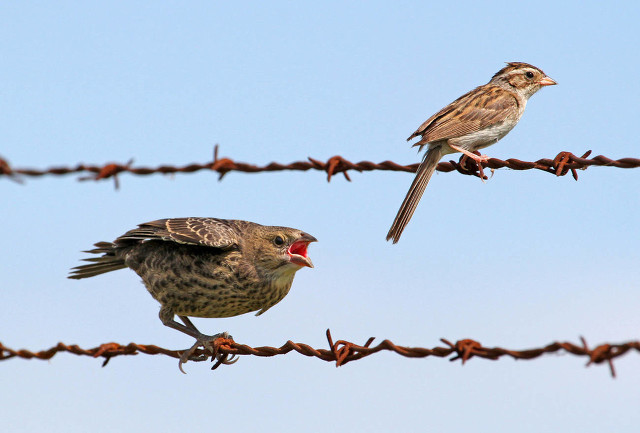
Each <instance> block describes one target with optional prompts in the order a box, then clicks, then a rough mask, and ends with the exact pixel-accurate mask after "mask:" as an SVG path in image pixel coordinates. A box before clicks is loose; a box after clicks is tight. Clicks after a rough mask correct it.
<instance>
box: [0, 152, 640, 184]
mask: <svg viewBox="0 0 640 433" xmlns="http://www.w3.org/2000/svg"><path fill="white" fill-rule="evenodd" d="M218 150H219V147H218V145H216V146H215V148H214V156H213V161H210V162H205V163H193V164H188V165H185V166H174V165H169V164H165V165H161V166H158V167H155V168H152V167H133V160H130V161H128V162H127V163H125V164H121V163H115V162H113V163H107V164H103V165H91V164H77V165H76V166H73V167H71V166H67V167H64V166H61V167H51V168H47V169H31V168H13V167H12V166H11V165H10V164H9V162H8V161H7V160H6V159H2V158H0V178H1V177H3V176H4V177H8V178H10V179H12V180H14V181H16V182H22V181H23V178H24V177H39V176H65V175H70V174H79V175H81V176H80V177H78V180H81V181H86V180H94V181H98V180H103V179H113V180H114V182H115V185H116V188H117V187H118V186H119V182H118V175H119V174H121V173H130V174H134V175H138V176H147V175H151V174H157V173H159V174H175V173H195V172H197V171H202V170H208V171H214V172H216V173H218V176H219V178H218V179H219V180H222V178H223V177H224V176H225V175H226V174H227V173H230V172H243V173H259V172H270V171H285V170H293V171H308V170H316V171H324V172H325V173H326V174H327V181H331V178H332V177H333V176H334V175H336V174H340V173H342V174H343V175H344V177H345V179H347V180H348V181H350V180H351V178H350V177H349V171H357V172H363V171H376V170H382V171H404V172H415V171H416V170H417V167H418V164H410V165H401V164H397V163H395V162H393V161H383V162H380V163H374V162H371V161H360V162H351V161H349V160H347V159H345V158H343V157H342V156H339V155H336V156H332V157H331V158H329V159H327V160H326V161H321V160H318V159H314V158H308V160H307V161H296V162H291V163H289V164H281V163H278V162H271V163H269V164H267V165H263V166H259V165H255V164H249V163H246V162H237V161H234V160H232V159H231V158H226V157H224V158H219V157H218ZM590 154H591V151H590V150H589V151H587V152H585V153H584V154H583V155H582V156H580V157H578V156H576V155H574V154H573V153H571V152H565V151H563V152H560V153H558V155H556V156H555V157H554V158H553V159H548V158H543V159H539V160H537V161H521V160H519V159H515V158H510V159H507V160H501V159H498V158H490V159H489V161H488V162H486V163H483V164H482V165H480V166H479V165H478V164H477V163H476V162H475V161H473V160H472V159H471V158H468V157H467V156H465V155H463V156H462V157H460V159H459V160H458V161H453V160H451V161H441V162H440V163H439V164H438V166H437V168H436V169H437V170H438V171H441V172H451V171H454V170H455V171H457V172H459V173H461V174H465V175H469V176H476V177H481V178H483V179H486V178H487V177H486V176H485V175H484V171H483V168H489V169H491V170H492V171H493V170H495V169H499V168H510V169H512V170H531V169H536V170H541V171H545V172H547V173H551V174H555V175H556V176H564V175H566V174H567V173H571V174H572V176H573V178H574V179H575V180H578V173H577V170H586V169H587V168H588V167H591V166H601V167H617V168H638V167H640V159H638V158H621V159H617V160H613V159H610V158H607V157H606V156H602V155H598V156H595V157H592V158H589V155H590Z"/></svg>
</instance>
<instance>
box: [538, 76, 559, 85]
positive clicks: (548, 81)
mask: <svg viewBox="0 0 640 433" xmlns="http://www.w3.org/2000/svg"><path fill="white" fill-rule="evenodd" d="M538 84H540V85H541V86H553V85H556V84H558V83H556V82H555V81H554V80H553V79H551V78H550V77H547V76H546V75H545V77H544V78H543V79H542V80H540V81H538Z"/></svg>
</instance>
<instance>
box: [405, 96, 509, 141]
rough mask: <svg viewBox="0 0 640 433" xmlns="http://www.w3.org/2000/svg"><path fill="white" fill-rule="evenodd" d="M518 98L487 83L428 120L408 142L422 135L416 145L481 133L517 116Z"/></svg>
mask: <svg viewBox="0 0 640 433" xmlns="http://www.w3.org/2000/svg"><path fill="white" fill-rule="evenodd" d="M518 108H519V103H518V99H517V98H516V96H515V95H514V94H513V93H511V92H509V91H507V90H505V89H503V88H501V87H498V86H494V85H491V84H485V85H484V86H480V87H478V88H476V89H474V90H472V91H470V92H469V93H466V94H464V95H462V96H461V97H459V98H458V99H456V100H455V101H453V102H452V103H451V104H449V105H447V106H446V107H444V108H443V109H442V110H440V111H438V112H437V113H436V114H434V115H433V116H431V117H430V118H428V119H427V120H426V121H425V122H424V123H423V124H422V125H420V127H419V128H418V129H417V130H416V132H414V133H413V134H412V135H411V137H409V138H408V139H407V140H411V139H412V138H414V137H417V136H422V139H421V140H420V141H419V142H418V143H416V144H415V145H414V146H417V145H424V144H426V143H430V142H432V141H438V140H446V139H449V138H456V137H461V136H463V135H466V134H469V133H472V132H476V131H479V130H481V129H484V128H486V127H488V126H491V125H493V124H495V123H498V122H502V121H504V120H505V119H506V118H508V117H510V116H513V115H515V114H517V112H518Z"/></svg>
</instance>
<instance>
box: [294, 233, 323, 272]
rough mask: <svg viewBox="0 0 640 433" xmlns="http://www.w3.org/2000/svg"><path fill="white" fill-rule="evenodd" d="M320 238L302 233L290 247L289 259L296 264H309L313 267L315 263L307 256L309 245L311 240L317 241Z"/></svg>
mask: <svg viewBox="0 0 640 433" xmlns="http://www.w3.org/2000/svg"><path fill="white" fill-rule="evenodd" d="M317 241H318V240H317V239H316V238H314V237H313V236H311V235H309V234H307V233H302V235H301V236H300V238H298V240H297V241H295V242H294V243H293V244H291V246H290V247H289V250H288V251H287V253H288V254H289V260H290V261H291V263H293V264H294V265H298V266H307V267H309V268H313V263H311V259H310V258H309V257H308V256H307V247H308V246H309V244H310V243H311V242H317Z"/></svg>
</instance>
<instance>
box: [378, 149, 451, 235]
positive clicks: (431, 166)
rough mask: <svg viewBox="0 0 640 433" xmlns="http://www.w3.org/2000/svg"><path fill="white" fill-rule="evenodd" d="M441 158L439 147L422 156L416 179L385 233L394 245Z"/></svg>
mask: <svg viewBox="0 0 640 433" xmlns="http://www.w3.org/2000/svg"><path fill="white" fill-rule="evenodd" d="M442 156H443V155H442V152H441V150H440V147H436V148H432V149H429V151H428V152H427V154H426V155H425V156H424V159H423V160H422V163H420V166H418V171H417V172H416V177H415V179H413V183H412V184H411V187H410V188H409V192H408V193H407V196H406V197H405V198H404V201H403V202H402V206H400V210H398V214H397V215H396V219H395V220H394V221H393V224H391V228H390V229H389V233H387V240H389V239H393V243H394V244H396V243H398V241H399V240H400V236H401V235H402V232H403V231H404V228H405V227H406V226H407V224H408V223H409V220H410V219H411V216H412V215H413V212H414V211H415V210H416V207H417V206H418V202H420V198H421V197H422V194H423V193H424V190H425V188H426V187H427V184H428V183H429V179H431V176H432V175H433V172H434V171H435V169H436V166H437V165H438V161H440V158H442Z"/></svg>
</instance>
